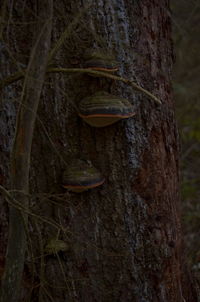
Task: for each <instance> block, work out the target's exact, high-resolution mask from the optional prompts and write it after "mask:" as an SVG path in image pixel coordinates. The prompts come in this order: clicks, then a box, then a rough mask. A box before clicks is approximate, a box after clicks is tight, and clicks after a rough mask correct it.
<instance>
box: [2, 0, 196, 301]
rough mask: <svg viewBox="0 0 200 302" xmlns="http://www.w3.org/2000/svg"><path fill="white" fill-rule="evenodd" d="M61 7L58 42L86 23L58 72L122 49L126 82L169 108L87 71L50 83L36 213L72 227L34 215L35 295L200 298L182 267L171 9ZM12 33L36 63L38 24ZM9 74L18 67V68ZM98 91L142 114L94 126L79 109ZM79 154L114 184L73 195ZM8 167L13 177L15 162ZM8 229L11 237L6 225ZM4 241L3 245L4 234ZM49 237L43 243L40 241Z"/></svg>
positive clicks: (8, 112) (143, 4) (131, 4)
mask: <svg viewBox="0 0 200 302" xmlns="http://www.w3.org/2000/svg"><path fill="white" fill-rule="evenodd" d="M55 2H56V3H55V16H54V31H53V41H54V42H55V41H56V40H57V39H58V38H59V37H60V35H61V33H62V32H63V31H64V30H65V28H66V26H68V25H69V24H70V22H72V21H73V20H74V18H76V15H77V11H78V10H80V11H81V10H82V14H81V16H79V19H80V22H79V23H78V25H75V26H74V27H72V28H71V29H70V32H69V34H68V36H67V37H66V41H65V43H64V45H63V47H62V49H61V50H60V51H59V52H58V53H57V56H56V58H55V62H54V63H55V64H56V66H62V67H80V66H82V65H83V63H84V58H83V53H84V52H85V51H86V49H88V48H104V49H106V50H107V51H108V50H112V52H113V53H114V54H115V55H116V58H117V59H118V61H119V65H120V68H119V74H120V75H121V76H124V77H126V78H129V79H132V80H134V81H136V82H137V83H138V84H139V85H140V86H142V87H144V88H145V89H147V90H149V91H150V92H151V93H153V94H154V95H156V96H157V97H158V98H159V99H160V100H161V101H162V105H160V106H159V105H157V104H155V103H154V102H152V101H151V100H150V99H148V98H147V97H146V96H145V95H143V94H139V93H136V92H135V91H134V90H133V89H132V88H130V87H128V86H127V85H125V84H124V83H120V82H116V81H111V80H108V79H102V78H94V77H90V76H87V75H84V74H83V75H78V76H77V75H75V76H74V75H71V76H69V75H67V76H66V75H61V74H52V75H48V78H46V85H45V88H44V90H43V94H42V99H41V103H40V108H39V114H38V117H39V118H38V122H37V129H36V131H35V137H34V145H33V149H32V161H31V165H32V170H31V184H32V211H33V212H34V213H39V214H40V215H42V217H43V216H45V217H47V218H48V219H49V218H51V219H52V220H54V221H55V222H56V223H57V226H58V225H60V226H61V229H60V231H59V232H57V231H56V228H54V226H53V225H51V226H50V224H47V223H45V222H43V223H42V221H41V217H40V220H39V219H36V218H32V219H31V222H30V236H29V237H30V238H29V239H30V240H29V253H28V257H27V264H26V265H27V268H26V269H27V271H28V274H30V273H31V275H32V278H33V279H34V280H32V281H33V287H34V286H35V289H32V287H31V286H32V285H31V286H30V287H31V289H32V290H30V291H28V292H29V294H30V295H37V290H38V288H39V287H40V293H39V296H40V299H41V301H42V299H43V300H44V301H51V300H52V301H56V302H57V301H77V302H79V301H87V302H89V301H91V302H94V301H98V302H99V301H102V302H104V301H106V302H107V301H121V302H124V301H127V302H128V301H131V302H133V301H135V302H150V301H152V302H180V301H183V302H184V301H187V302H188V301H191V302H193V301H197V297H196V295H195V293H194V291H193V289H192V284H191V281H190V280H189V279H188V278H189V277H188V275H187V273H185V270H184V268H183V266H182V260H181V254H182V253H181V248H182V247H181V231H180V222H179V218H180V217H179V216H180V213H179V196H178V185H179V184H178V147H177V146H178V142H177V128H176V123H175V120H174V109H173V100H172V95H171V86H170V81H171V67H172V58H173V53H172V43H171V27H170V18H169V3H168V1H167V0H162V1H156V0H155V1H150V0H145V1H130V0H127V1H123V0H119V1H117V0H106V1H105V0H101V1H100V0H99V1H91V6H88V7H87V9H85V10H84V7H86V5H88V4H90V1H89V0H88V1H84V6H83V4H82V1H80V0H74V1H66V0H61V1H55ZM18 3H19V2H18ZM26 5H27V4H26ZM30 9H32V12H34V5H32V4H31V1H30V3H29V7H28V8H27V7H25V6H23V9H22V6H17V4H16V7H14V9H13V11H12V12H11V13H10V18H11V19H12V20H13V21H15V22H17V21H19V18H20V20H21V19H23V20H24V21H25V20H27V18H28V17H29V18H30V16H29V14H30V15H31V18H33V17H32V16H34V14H31V13H30ZM8 27H9V28H8ZM8 27H7V34H8V41H11V38H12V37H13V36H14V35H15V37H14V41H15V46H11V49H12V52H14V51H15V52H17V53H16V54H15V57H16V60H17V61H18V62H19V61H20V62H21V63H23V64H26V57H25V55H26V52H25V50H24V49H23V47H22V46H23V43H24V40H25V39H26V41H28V40H27V39H28V37H30V33H31V30H32V28H31V25H30V26H29V27H27V28H26V30H25V28H24V29H23V31H20V32H19V31H17V28H16V26H15V27H14V26H13V27H12V23H10V25H9V26H8ZM17 37H18V39H17ZM2 64H4V66H5V65H6V63H5V61H3V62H2ZM4 70H5V72H6V70H7V67H6V66H5V67H4ZM9 70H11V71H13V68H12V66H9ZM12 87H13V86H12ZM18 87H19V85H17V84H16V85H15V87H14V88H15V89H11V88H10V87H8V88H6V90H5V91H4V92H3V93H4V94H3V97H5V96H6V99H8V98H9V97H10V98H12V99H13V98H16V97H17V96H18V93H19V92H18V90H19V88H18ZM97 90H106V91H107V92H110V93H112V94H116V95H119V96H123V97H124V98H127V99H129V100H130V102H131V103H132V104H133V105H134V107H135V112H136V115H135V117H133V118H130V119H128V120H124V121H120V122H118V123H115V124H113V125H111V126H108V127H106V128H92V127H90V126H89V125H87V124H86V123H85V122H84V121H83V120H81V119H80V118H79V117H78V115H77V112H76V107H77V105H78V102H79V101H80V100H81V99H82V98H83V97H84V96H86V95H90V94H92V93H94V92H96V91H97ZM3 104H4V106H5V107H4V108H5V109H4V110H5V111H4V115H5V117H6V118H8V120H9V122H10V121H11V122H10V124H11V126H9V124H8V126H7V128H6V127H5V123H6V120H5V122H4V124H3V127H2V128H1V129H0V131H1V135H2V137H3V138H5V140H6V141H5V142H3V143H2V148H4V149H3V150H4V151H6V150H5V148H7V149H9V146H10V141H7V139H8V138H7V137H6V136H8V137H9V139H10V140H12V133H8V131H11V130H10V129H13V118H14V110H13V109H11V108H13V105H12V103H11V102H10V101H9V100H8V102H7V101H6V102H4V103H3ZM8 128H9V130H8ZM4 156H5V155H4ZM71 157H74V158H79V157H81V158H86V159H89V160H91V161H92V163H93V164H94V166H96V167H97V168H98V169H99V170H100V171H102V173H103V175H104V177H105V178H106V181H105V183H104V185H102V186H100V187H99V188H96V189H93V190H89V191H86V192H83V193H80V194H76V193H72V192H65V191H64V189H63V188H62V186H61V183H62V181H61V175H62V171H63V170H64V169H66V168H67V165H68V163H69V159H71ZM2 171H4V173H5V175H6V171H7V164H6V163H2ZM5 184H6V182H5ZM52 220H51V221H52ZM2 221H3V222H2V223H4V225H3V226H4V228H2V230H5V226H6V220H5V219H4V220H2ZM35 225H36V227H35ZM1 236H2V239H3V240H4V239H5V238H4V237H3V236H5V235H3V234H2V235H1ZM55 237H56V238H59V239H60V240H63V241H64V242H65V243H67V245H68V247H69V249H68V251H58V252H57V253H56V252H55V253H54V254H53V255H45V254H44V249H45V245H46V243H47V242H48V240H50V239H52V238H55ZM38 238H39V241H40V244H38V243H37V244H35V243H36V242H38ZM31 242H32V245H31V244H30V243H31ZM31 246H32V249H31ZM2 252H4V250H3V249H2ZM33 258H34V265H30V262H31V263H32V264H33ZM32 267H33V269H32ZM182 274H185V275H184V279H183V278H182ZM27 283H30V280H29V279H28V275H27V274H26V275H25V284H27ZM31 284H32V283H31ZM39 285H40V286H39ZM185 285H187V288H185Z"/></svg>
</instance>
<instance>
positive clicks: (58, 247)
mask: <svg viewBox="0 0 200 302" xmlns="http://www.w3.org/2000/svg"><path fill="white" fill-rule="evenodd" d="M67 250H69V246H68V244H67V243H66V242H65V241H63V240H60V239H56V238H52V239H50V240H49V242H48V243H47V245H46V247H45V252H46V253H47V254H49V255H52V254H56V253H58V252H66V251H67Z"/></svg>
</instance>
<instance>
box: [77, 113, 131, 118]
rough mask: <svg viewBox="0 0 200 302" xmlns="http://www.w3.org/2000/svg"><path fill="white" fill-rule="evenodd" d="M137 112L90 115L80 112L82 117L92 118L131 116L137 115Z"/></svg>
mask: <svg viewBox="0 0 200 302" xmlns="http://www.w3.org/2000/svg"><path fill="white" fill-rule="evenodd" d="M135 114H136V113H135V112H131V113H129V114H126V115H121V114H100V113H99V114H90V115H84V114H81V113H79V116H80V117H82V118H91V117H121V118H128V117H131V116H133V115H135Z"/></svg>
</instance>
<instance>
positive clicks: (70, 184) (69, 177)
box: [62, 159, 105, 193]
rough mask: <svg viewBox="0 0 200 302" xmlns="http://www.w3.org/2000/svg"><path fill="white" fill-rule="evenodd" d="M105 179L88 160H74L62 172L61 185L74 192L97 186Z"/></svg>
mask: <svg viewBox="0 0 200 302" xmlns="http://www.w3.org/2000/svg"><path fill="white" fill-rule="evenodd" d="M104 181H105V179H104V177H103V176H102V175H101V173H100V172H99V171H98V170H97V169H96V168H95V167H93V165H92V164H91V162H90V161H85V160H80V159H79V160H76V161H74V162H72V163H71V164H70V165H69V166H68V168H67V170H65V171H64V173H63V181H62V183H63V187H64V188H66V189H68V190H70V191H72V192H76V193H81V192H83V191H86V190H89V189H92V188H95V187H98V186H100V185H102V184H103V183H104Z"/></svg>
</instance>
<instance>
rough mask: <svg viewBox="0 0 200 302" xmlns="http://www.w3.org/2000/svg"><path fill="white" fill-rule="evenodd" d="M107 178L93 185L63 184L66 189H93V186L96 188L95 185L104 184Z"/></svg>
mask: <svg viewBox="0 0 200 302" xmlns="http://www.w3.org/2000/svg"><path fill="white" fill-rule="evenodd" d="M104 181H105V179H103V180H101V181H100V182H98V183H96V184H93V185H88V186H84V185H82V186H77V185H63V188H66V189H83V188H87V189H92V188H95V187H98V186H100V185H102V184H103V183H104Z"/></svg>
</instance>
